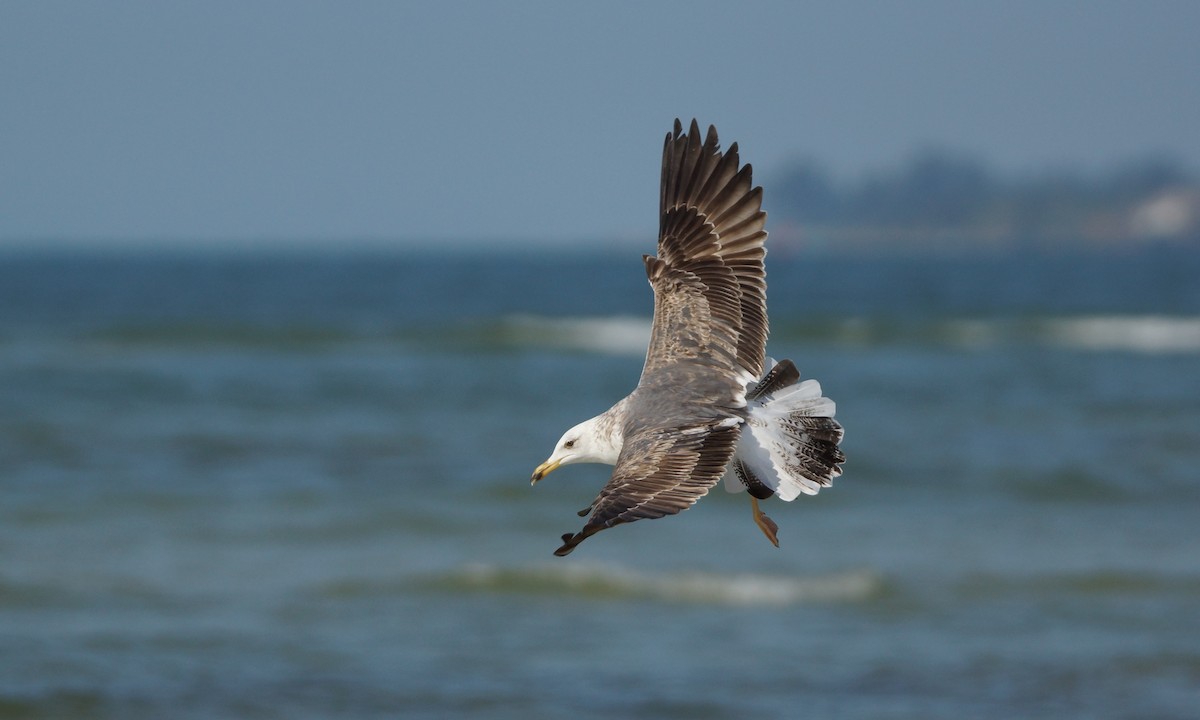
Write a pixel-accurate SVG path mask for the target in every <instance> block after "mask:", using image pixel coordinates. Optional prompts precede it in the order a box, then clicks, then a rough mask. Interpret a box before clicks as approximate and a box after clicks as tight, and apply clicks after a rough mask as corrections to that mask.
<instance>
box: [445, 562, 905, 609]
mask: <svg viewBox="0 0 1200 720" xmlns="http://www.w3.org/2000/svg"><path fill="white" fill-rule="evenodd" d="M436 584H437V585H438V586H441V587H443V588H449V589H455V590H462V591H475V592H496V593H524V594H547V595H576V596H580V597H586V598H592V599H611V600H622V599H638V600H657V601H663V602H685V603H697V604H710V605H733V606H760V605H763V606H788V605H799V604H805V603H836V602H861V601H866V600H869V599H871V598H873V597H875V596H878V595H879V594H881V593H882V592H883V590H884V581H883V578H882V577H880V576H879V575H878V574H877V573H875V572H872V571H869V570H853V571H846V572H840V573H833V574H828V575H815V576H809V577H789V576H782V575H754V574H737V575H728V574H722V573H711V572H677V573H663V574H652V573H643V572H637V571H634V570H629V569H625V568H621V567H614V566H605V565H560V566H554V565H544V566H534V567H523V568H521V567H518V568H511V567H497V566H493V565H481V564H473V565H467V566H465V567H462V568H461V569H459V570H457V571H453V572H451V573H449V574H448V575H446V576H444V577H442V578H440V579H439V581H438V582H437V583H436Z"/></svg>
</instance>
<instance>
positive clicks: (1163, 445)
mask: <svg viewBox="0 0 1200 720" xmlns="http://www.w3.org/2000/svg"><path fill="white" fill-rule="evenodd" d="M645 251H651V248H650V247H649V246H648V247H646V248H641V247H638V248H633V247H630V246H628V245H622V246H621V247H619V248H609V249H603V248H599V247H597V248H591V249H587V248H580V247H570V248H555V247H550V246H543V247H483V246H474V247H471V248H470V249H462V247H460V246H456V245H453V244H451V245H448V246H447V247H444V248H441V249H438V248H436V247H434V248H430V247H428V246H425V247H424V248H423V249H420V250H416V249H411V248H404V247H396V248H391V249H389V248H379V247H376V248H372V249H346V250H339V249H337V248H335V247H333V246H332V245H330V246H328V247H320V248H307V249H264V248H258V249H254V248H250V249H229V248H225V249H198V248H190V249H181V250H163V249H159V250H147V249H144V248H143V249H137V248H125V249H121V248H108V249H86V248H82V249H81V248H74V249H70V250H66V249H59V250H54V249H38V248H34V247H25V248H23V249H19V250H17V249H10V250H5V251H3V252H0V718H22V719H25V718H30V719H32V718H112V719H118V718H119V719H121V720H140V719H143V718H144V719H151V718H153V719H159V718H204V719H217V718H246V719H258V718H288V719H289V720H292V719H306V718H502V719H508V718H512V719H530V718H564V717H572V718H646V719H650V718H655V719H657V718H667V719H670V718H689V719H704V718H756V719H757V720H766V719H769V718H797V717H825V718H855V719H857V718H864V719H865V718H879V719H885V718H886V719H900V718H913V719H936V718H946V719H952V718H953V719H963V718H981V719H993V718H994V719H997V720H999V719H1001V718H1004V719H1008V718H1098V719H1107V718H1131V719H1132V718H1179V719H1184V718H1197V717H1200V249H1196V248H1193V247H1185V246H1179V245H1176V246H1162V245H1158V246H1129V247H1126V248H1123V249H1113V248H1108V249H1105V250H1095V251H1090V250H1089V251H1071V252H1067V251H1061V252H1054V251H1046V250H1036V249H1028V250H1023V251H1020V252H1017V251H1012V252H995V251H993V252H987V253H960V254H946V253H941V254H936V253H926V254H918V255H898V254H890V255H873V256H868V255H862V254H859V255H853V256H852V255H846V256H838V255H836V254H823V253H819V252H815V251H805V250H803V249H801V250H791V251H789V250H788V249H787V248H786V247H785V248H783V249H780V250H776V251H774V252H772V253H771V254H770V255H769V256H768V259H767V263H768V280H769V291H768V294H769V303H770V313H771V315H770V317H771V330H772V332H771V338H770V345H769V353H770V354H771V355H772V356H773V357H776V358H784V357H787V358H791V359H792V360H794V361H795V362H796V364H797V365H798V367H799V368H800V369H801V372H802V373H803V375H804V376H805V377H813V378H817V379H818V380H819V381H820V382H821V384H822V387H823V388H824V391H825V394H826V395H827V396H829V397H830V398H832V399H834V400H835V401H836V403H837V417H838V418H839V420H841V422H842V423H843V425H844V426H845V428H846V438H845V442H844V444H843V447H844V449H845V452H846V454H847V456H848V460H847V462H846V463H845V466H844V474H843V475H842V476H841V477H840V478H838V479H837V480H836V481H835V482H834V485H833V487H831V488H828V489H825V490H823V491H822V492H821V493H820V494H819V495H817V496H815V497H801V498H799V499H798V500H797V501H795V502H792V503H783V502H780V501H778V500H772V501H769V502H767V503H765V505H764V510H765V511H766V512H767V513H768V514H769V515H770V516H771V517H772V518H774V519H775V521H776V522H777V523H778V524H779V527H780V530H779V538H780V542H781V546H780V547H779V548H778V549H777V548H775V547H772V546H771V545H770V544H769V543H768V542H767V540H766V539H765V538H764V537H763V535H762V534H761V533H760V532H759V530H758V529H757V527H755V525H754V523H753V522H752V519H751V512H750V505H749V502H748V500H747V497H746V496H745V495H744V494H740V495H730V494H727V493H726V492H725V491H724V490H723V489H722V488H720V487H717V488H714V490H713V491H712V492H711V493H710V494H709V495H708V496H707V497H705V498H703V499H702V500H701V501H700V502H699V503H698V504H697V505H696V506H695V507H693V508H691V509H690V510H688V511H686V512H684V513H682V514H680V515H678V516H672V517H668V518H663V519H660V520H653V521H642V522H637V523H633V524H630V525H625V526H621V527H617V528H614V529H611V530H608V531H605V532H602V533H600V534H598V535H596V536H594V537H592V538H590V539H589V540H588V541H587V542H585V543H583V544H582V545H581V546H580V547H579V548H578V549H577V550H576V551H575V552H574V554H572V555H571V556H569V557H567V558H557V557H554V556H553V555H552V552H553V550H554V549H555V548H556V547H558V545H559V538H560V536H561V535H562V534H563V533H567V532H574V531H577V530H578V529H579V528H580V527H581V526H582V522H583V521H582V520H581V519H580V518H579V517H578V516H577V515H576V511H577V510H579V509H580V508H582V507H584V506H586V505H587V504H588V503H589V502H590V501H591V499H592V498H593V497H594V496H595V494H596V493H597V492H598V490H599V489H600V487H601V486H602V485H603V484H604V482H605V481H606V479H607V477H608V469H607V468H604V467H601V466H598V465H576V466H570V467H564V468H561V469H560V470H558V471H557V472H555V473H554V474H553V475H550V476H549V477H547V478H546V479H545V480H544V481H542V482H541V483H539V484H538V485H537V486H535V487H531V486H530V483H529V478H530V474H531V472H532V470H533V468H534V467H535V466H537V465H538V464H539V463H540V462H541V461H542V460H544V459H545V458H546V457H547V456H548V455H549V454H550V452H551V450H552V448H553V445H554V443H555V442H556V441H557V440H558V438H559V436H560V434H561V433H562V432H563V431H564V430H565V429H566V428H568V427H569V426H571V425H573V424H575V423H576V422H579V421H581V420H584V419H586V418H588V417H591V416H592V415H595V414H596V413H599V412H601V411H603V410H605V409H607V408H608V407H609V405H611V404H612V403H613V402H615V401H616V400H618V399H619V398H621V397H623V396H624V395H625V394H626V393H627V392H629V390H630V389H632V388H633V386H634V385H635V384H636V382H637V378H638V375H639V372H640V370H641V366H642V360H643V353H644V350H645V345H646V340H647V337H648V328H649V318H650V315H651V312H652V299H651V291H650V288H649V286H648V285H647V283H646V280H645V275H644V271H643V267H642V262H641V260H640V258H639V255H640V253H641V252H645Z"/></svg>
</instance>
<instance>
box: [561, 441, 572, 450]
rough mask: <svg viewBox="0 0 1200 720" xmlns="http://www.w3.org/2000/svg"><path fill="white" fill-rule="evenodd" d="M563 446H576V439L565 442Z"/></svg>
mask: <svg viewBox="0 0 1200 720" xmlns="http://www.w3.org/2000/svg"><path fill="white" fill-rule="evenodd" d="M563 447H565V448H568V449H570V448H573V447H575V441H574V440H568V441H566V442H565V443H563Z"/></svg>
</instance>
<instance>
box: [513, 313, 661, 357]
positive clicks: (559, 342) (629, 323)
mask: <svg viewBox="0 0 1200 720" xmlns="http://www.w3.org/2000/svg"><path fill="white" fill-rule="evenodd" d="M504 327H505V331H506V336H507V337H508V338H509V339H510V340H513V341H515V342H517V343H519V344H522V345H541V346H545V347H557V348H566V349H570V350H586V351H589V352H602V353H609V354H612V355H644V354H645V353H646V347H647V345H649V344H650V319H649V318H642V317H634V316H631V315H614V316H611V317H562V318H548V317H542V316H538V315H514V316H512V317H509V318H506V319H505V321H504Z"/></svg>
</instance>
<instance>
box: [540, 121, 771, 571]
mask: <svg viewBox="0 0 1200 720" xmlns="http://www.w3.org/2000/svg"><path fill="white" fill-rule="evenodd" d="M751 173H752V171H751V168H750V166H749V165H745V166H739V159H738V152H737V145H736V144H734V145H733V146H731V147H730V148H729V150H727V151H726V152H724V153H722V152H721V151H720V146H719V144H718V141H717V132H716V129H715V128H712V127H709V129H708V133H707V135H706V137H705V139H704V141H703V143H701V141H700V129H699V126H698V125H697V124H696V121H695V120H693V121H692V124H691V127H690V129H689V130H688V132H687V133H684V132H683V127H682V125H681V124H680V123H679V121H678V120H676V121H675V129H674V132H673V133H670V134H668V135H667V137H666V141H665V143H664V146H663V169H662V184H661V192H660V204H659V211H660V212H659V239H658V252H657V255H655V256H649V255H647V256H645V264H646V275H647V278H648V279H649V281H650V285H651V287H653V289H654V322H653V326H652V330H651V336H650V346H649V349H648V350H647V353H646V364H645V366H644V367H643V369H642V377H641V380H640V381H639V382H638V386H637V388H636V389H635V390H634V391H633V393H631V394H630V396H629V397H628V398H626V399H625V400H624V401H622V402H621V403H619V404H618V405H617V406H616V407H614V408H613V410H612V411H610V413H607V414H606V416H610V417H607V418H606V421H612V422H620V423H622V427H621V434H622V437H623V443H622V445H621V450H620V454H619V456H618V457H617V461H616V465H615V467H614V469H613V474H612V477H611V479H610V480H609V481H608V483H607V484H606V485H605V486H604V488H603V489H602V490H601V491H600V494H599V495H598V496H597V498H596V500H595V501H594V502H593V504H592V505H591V516H590V517H589V519H588V521H587V524H586V525H584V527H583V529H582V530H581V531H580V532H578V533H575V534H567V535H564V536H563V545H562V547H560V548H559V549H558V550H557V551H556V553H555V554H557V555H566V554H567V553H569V552H571V551H572V550H573V549H574V548H575V546H576V545H578V544H579V543H580V542H582V541H583V540H585V539H586V538H588V537H590V536H591V535H594V534H595V533H597V532H600V531H601V530H604V529H606V528H609V527H612V526H614V525H618V524H621V523H626V522H633V521H635V520H641V519H647V518H658V517H663V516H664V515H672V514H675V513H678V512H680V511H682V510H685V509H687V508H689V507H691V506H692V505H693V504H694V503H695V502H696V500H698V499H699V498H701V497H703V496H704V495H705V494H706V493H707V492H708V491H709V489H710V488H712V486H713V485H715V484H716V483H717V481H718V480H720V478H721V476H722V475H723V474H724V472H725V469H726V466H727V465H728V464H729V461H730V459H731V458H732V456H733V452H734V449H735V447H736V446H737V443H738V438H739V434H740V431H741V428H740V426H741V423H742V422H743V421H744V420H745V417H746V409H745V408H746V399H745V392H746V383H747V382H750V381H753V380H757V379H758V378H759V377H760V376H761V375H762V371H763V365H764V362H765V357H766V341H767V303H766V279H765V278H766V275H765V271H764V269H763V257H764V256H765V254H766V253H765V250H764V249H763V242H764V241H765V240H766V237H767V234H766V232H765V231H764V229H763V228H764V225H765V222H766V213H764V212H763V211H762V207H761V206H762V188H758V187H754V186H753V183H752V181H751ZM610 414H611V415H610ZM585 514H586V511H585Z"/></svg>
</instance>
